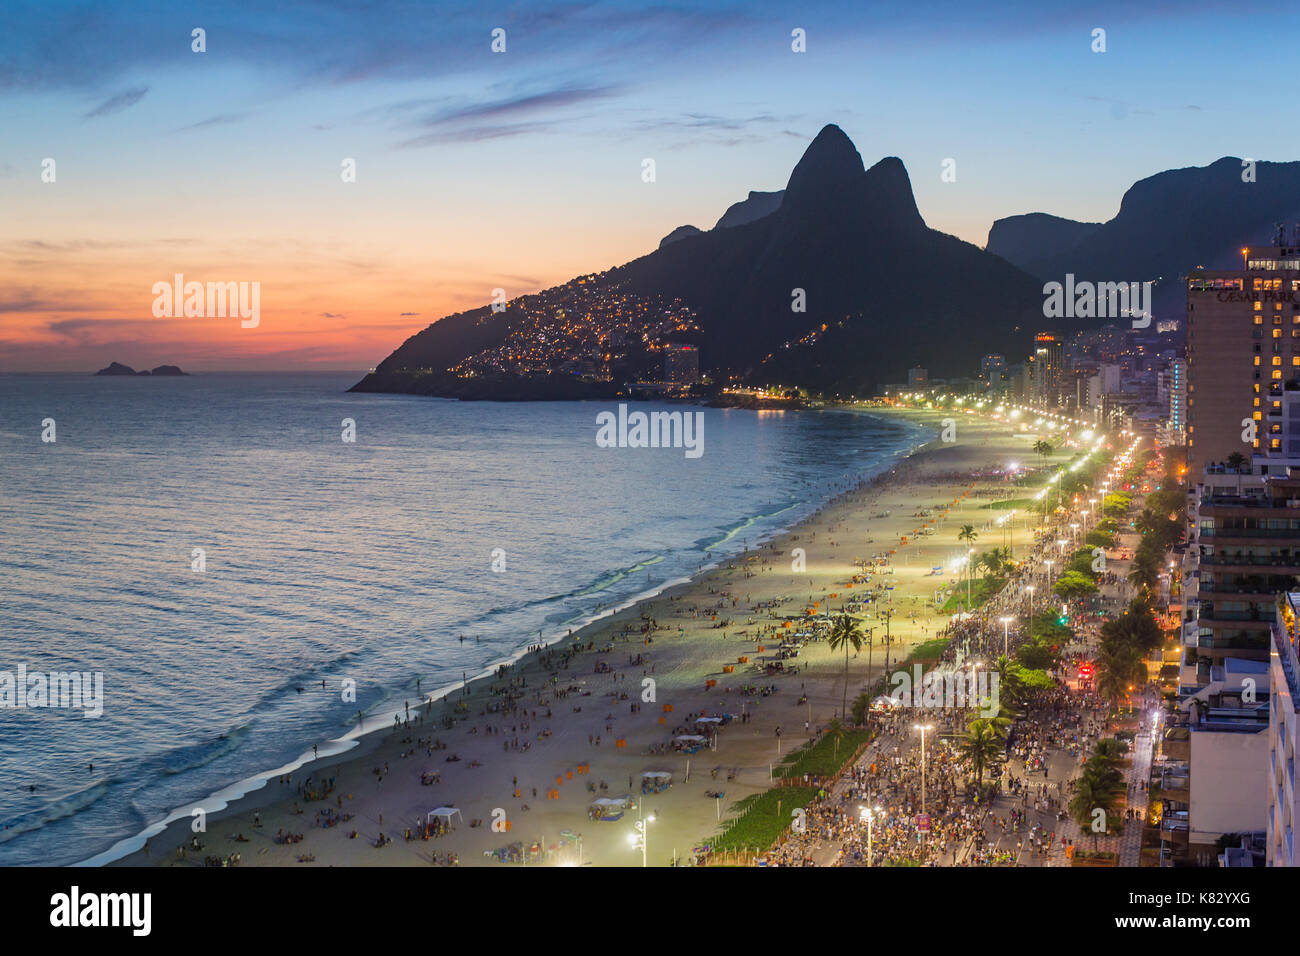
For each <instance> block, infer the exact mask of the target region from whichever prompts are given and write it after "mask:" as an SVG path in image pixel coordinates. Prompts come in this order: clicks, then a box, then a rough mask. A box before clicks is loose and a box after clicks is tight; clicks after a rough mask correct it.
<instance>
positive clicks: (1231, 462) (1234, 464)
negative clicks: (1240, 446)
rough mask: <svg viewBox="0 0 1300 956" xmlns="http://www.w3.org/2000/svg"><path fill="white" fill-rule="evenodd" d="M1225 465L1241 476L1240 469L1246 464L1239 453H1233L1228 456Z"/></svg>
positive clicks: (1243, 456) (1244, 457)
mask: <svg viewBox="0 0 1300 956" xmlns="http://www.w3.org/2000/svg"><path fill="white" fill-rule="evenodd" d="M1226 464H1227V465H1228V467H1229V468H1231V469H1232V470H1233V471H1235V472H1237V473H1238V474H1241V469H1242V468H1244V467H1246V464H1247V460H1246V456H1245V455H1243V454H1242V453H1241V452H1239V451H1234V452H1233V453H1232V454H1231V455H1229V456H1228V458H1227V462H1226Z"/></svg>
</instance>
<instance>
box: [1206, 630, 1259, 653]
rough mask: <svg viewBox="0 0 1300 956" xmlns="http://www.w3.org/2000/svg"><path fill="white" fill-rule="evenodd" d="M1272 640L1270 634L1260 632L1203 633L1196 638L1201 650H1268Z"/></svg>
mask: <svg viewBox="0 0 1300 956" xmlns="http://www.w3.org/2000/svg"><path fill="white" fill-rule="evenodd" d="M1269 641H1270V635H1268V634H1266V633H1264V632H1262V631H1261V632H1260V633H1259V634H1258V635H1256V634H1248V635H1247V634H1237V635H1234V636H1231V637H1229V636H1226V635H1223V634H1202V635H1201V636H1200V637H1198V638H1197V640H1196V646H1197V648H1198V649H1199V650H1205V651H1266V650H1268V645H1269Z"/></svg>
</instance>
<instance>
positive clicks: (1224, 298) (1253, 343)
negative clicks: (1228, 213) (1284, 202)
mask: <svg viewBox="0 0 1300 956" xmlns="http://www.w3.org/2000/svg"><path fill="white" fill-rule="evenodd" d="M1297 238H1298V239H1300V237H1297ZM1283 239H1284V237H1282V236H1279V237H1278V240H1276V242H1277V244H1276V245H1272V246H1264V247H1261V248H1256V249H1250V248H1247V249H1243V250H1242V257H1243V265H1244V268H1243V269H1240V270H1230V271H1208V270H1202V269H1198V270H1196V271H1194V272H1191V273H1189V274H1188V276H1187V457H1188V470H1189V472H1191V473H1192V474H1199V473H1200V472H1201V471H1202V470H1203V469H1204V467H1205V466H1206V465H1207V464H1209V463H1211V462H1216V461H1223V460H1225V459H1226V458H1227V457H1228V456H1229V455H1231V454H1232V453H1233V452H1241V453H1242V454H1245V455H1250V454H1251V452H1252V451H1254V450H1263V451H1265V452H1267V451H1270V450H1272V451H1283V450H1284V441H1283V439H1284V437H1285V436H1283V435H1282V434H1280V426H1281V423H1280V421H1277V420H1276V419H1280V416H1281V402H1282V396H1283V391H1284V387H1285V385H1286V383H1288V382H1291V381H1294V380H1295V379H1296V378H1297V376H1300V241H1297V242H1294V243H1292V244H1286V243H1285V242H1283V241H1282V240H1283ZM1274 412H1276V413H1277V414H1276V418H1275V419H1274V420H1272V421H1270V418H1273V413H1274ZM1272 424H1277V425H1278V426H1279V431H1274V430H1273V429H1272V428H1271V427H1270V426H1271V425H1272ZM1275 442H1276V444H1274V443H1275Z"/></svg>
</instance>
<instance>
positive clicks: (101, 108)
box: [83, 86, 149, 119]
mask: <svg viewBox="0 0 1300 956" xmlns="http://www.w3.org/2000/svg"><path fill="white" fill-rule="evenodd" d="M148 92H149V87H147V86H137V87H134V88H132V89H129V90H123V91H122V92H121V93H114V94H113V95H112V96H110V97H109V98H108V99H106V100H104V101H103V102H102V103H100V104H99V105H98V106H96V107H95V108H94V109H93V110H91V111H90V112H89V113H87V114H86V115H85V116H84V117H83V119H98V118H99V117H101V116H112V115H113V114H114V113H120V112H122V111H123V110H128V109H130V108H131V107H132V106H135V104H136V103H139V102H140V101H141V100H142V99H144V95H145V94H146V93H148Z"/></svg>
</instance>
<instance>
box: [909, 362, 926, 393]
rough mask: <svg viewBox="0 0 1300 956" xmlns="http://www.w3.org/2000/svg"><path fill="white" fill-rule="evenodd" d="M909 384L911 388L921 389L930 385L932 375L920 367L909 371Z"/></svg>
mask: <svg viewBox="0 0 1300 956" xmlns="http://www.w3.org/2000/svg"><path fill="white" fill-rule="evenodd" d="M907 384H908V386H909V387H910V388H920V387H923V386H925V385H928V384H930V373H929V372H927V371H926V370H925V369H923V368H921V367H920V366H919V365H918V366H916V367H915V368H909V369H908V370H907Z"/></svg>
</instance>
